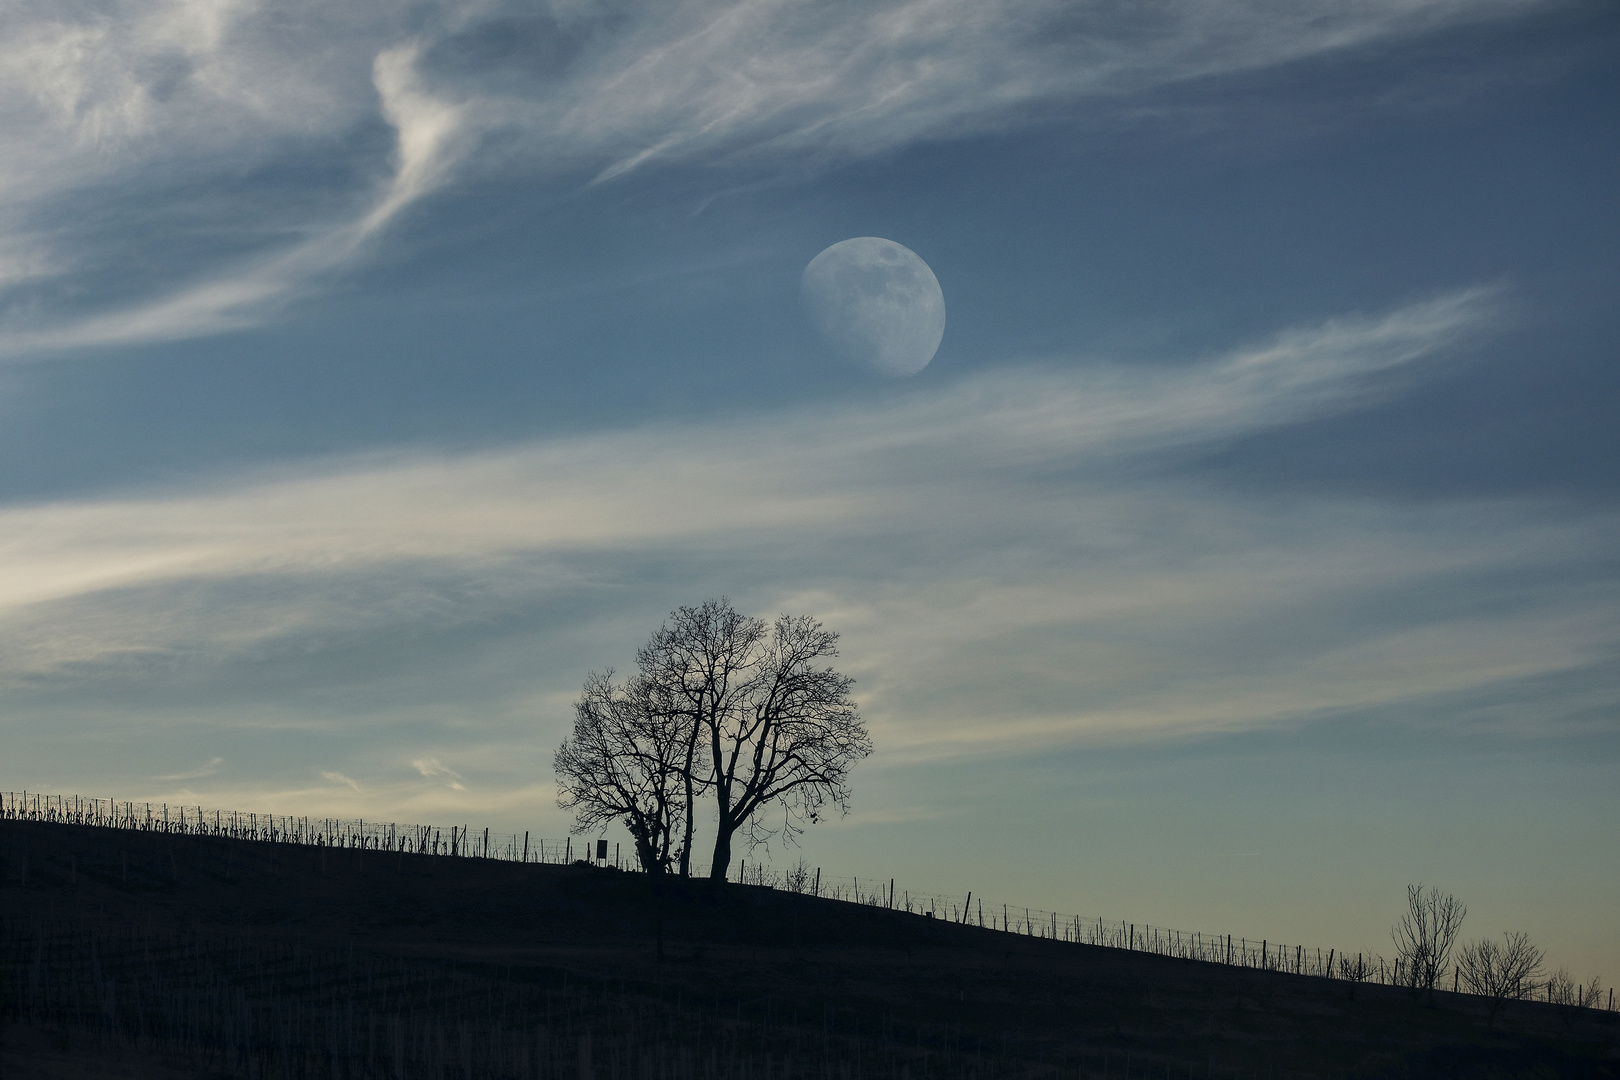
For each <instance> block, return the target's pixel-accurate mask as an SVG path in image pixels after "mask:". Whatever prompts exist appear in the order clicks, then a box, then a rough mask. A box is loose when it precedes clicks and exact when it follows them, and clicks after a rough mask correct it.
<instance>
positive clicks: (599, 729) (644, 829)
mask: <svg viewBox="0 0 1620 1080" xmlns="http://www.w3.org/2000/svg"><path fill="white" fill-rule="evenodd" d="M837 643H838V635H837V634H835V633H833V632H832V631H830V630H827V629H825V628H824V627H823V626H822V625H821V624H820V623H819V622H817V621H815V620H814V619H812V618H810V617H808V616H789V615H783V616H782V617H781V618H779V619H777V620H776V622H775V623H774V624H766V623H765V622H764V621H763V620H761V619H756V618H753V617H751V616H746V615H742V614H740V613H739V612H738V611H737V609H736V608H734V607H733V606H732V605H731V602H730V601H729V600H726V599H725V598H723V597H722V598H721V599H719V600H708V601H705V602H704V603H702V604H699V605H697V606H696V607H682V608H679V609H677V610H676V611H673V612H671V613H670V616H669V618H668V619H666V620H665V622H664V624H663V625H662V626H660V627H659V628H658V630H657V631H655V632H654V633H653V635H652V637H651V638H650V639H649V640H648V642H647V644H646V645H644V646H643V647H642V648H641V649H640V650H639V651H638V652H637V654H636V663H637V666H638V668H639V669H640V674H638V675H637V676H636V677H635V678H634V679H631V680H630V681H629V682H628V683H626V684H625V685H624V686H615V685H613V683H612V679H611V673H610V674H609V675H604V676H598V675H594V674H593V675H592V676H591V677H590V678H589V679H587V680H586V683H585V694H584V696H583V697H582V698H581V699H580V701H579V702H578V704H576V705H575V707H574V711H575V724H574V734H573V735H572V736H571V737H570V739H569V740H568V741H566V742H564V743H563V745H562V747H561V749H559V750H558V751H557V758H556V769H557V776H558V782H559V785H560V787H561V794H560V795H559V799H558V801H559V804H560V805H563V806H568V807H573V808H575V810H576V813H577V816H578V820H579V822H580V824H581V825H582V826H583V827H587V828H588V827H592V826H595V825H600V824H603V823H605V822H607V821H611V820H615V819H621V818H622V819H623V821H624V823H625V825H626V826H627V827H628V828H629V829H630V832H631V835H632V836H633V837H635V838H636V844H637V852H638V857H639V858H640V859H641V862H642V865H643V866H644V867H647V868H648V869H649V870H652V871H653V872H662V868H663V867H665V866H667V865H668V864H669V862H670V859H671V844H672V842H673V841H672V838H673V836H674V835H675V833H676V832H677V831H679V832H680V834H681V836H682V842H681V844H680V846H679V848H678V849H677V850H676V851H675V852H674V857H675V858H676V859H677V860H678V861H679V866H680V874H681V875H682V876H683V877H684V876H687V875H688V874H689V873H690V866H691V850H692V828H693V817H694V811H695V804H696V801H697V798H698V797H699V796H700V795H703V794H705V793H708V792H711V791H712V792H713V793H714V796H715V811H716V818H717V821H716V836H715V843H714V858H713V861H712V862H711V864H710V867H709V876H710V877H711V878H714V879H716V880H724V879H725V877H726V873H727V871H728V870H729V868H730V866H731V846H732V841H733V838H734V837H735V836H736V835H737V833H738V832H739V831H743V830H746V833H745V835H746V836H747V839H748V840H749V842H750V843H757V842H760V841H762V840H764V839H766V838H767V837H768V836H770V835H773V834H775V833H776V832H778V831H782V832H784V833H786V834H788V835H789V836H791V835H792V834H794V833H796V832H798V831H799V830H800V829H801V828H802V826H803V823H805V822H815V821H817V820H819V819H820V818H821V816H822V815H823V814H824V813H825V812H826V810H827V809H828V808H829V807H837V808H838V809H839V810H841V811H845V812H847V810H848V805H849V771H850V768H851V767H852V766H853V765H854V764H855V762H857V761H859V760H860V759H861V758H864V757H866V756H867V755H868V754H870V753H871V752H872V741H871V739H870V737H869V736H868V735H867V732H866V727H865V725H863V724H862V722H861V717H860V713H859V711H858V710H857V708H856V705H855V702H854V701H853V700H851V699H850V696H849V691H850V687H851V686H852V685H854V680H853V679H850V678H848V677H847V676H844V675H840V674H839V673H838V672H836V671H834V670H833V669H832V668H831V667H828V666H825V665H824V664H823V661H825V660H827V659H829V658H831V657H834V656H837V655H838V645H837ZM776 809H779V810H780V811H781V813H782V822H781V824H780V825H779V826H776V827H774V828H773V827H770V826H767V825H766V824H764V822H763V819H762V815H764V814H765V813H766V812H767V811H770V810H776Z"/></svg>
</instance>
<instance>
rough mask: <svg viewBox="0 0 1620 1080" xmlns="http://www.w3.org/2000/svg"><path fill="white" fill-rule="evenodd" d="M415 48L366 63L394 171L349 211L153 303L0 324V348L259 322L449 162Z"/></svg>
mask: <svg viewBox="0 0 1620 1080" xmlns="http://www.w3.org/2000/svg"><path fill="white" fill-rule="evenodd" d="M418 52H419V49H418V47H417V46H414V45H411V46H405V47H400V48H396V49H390V50H387V51H385V52H382V53H379V54H378V56H377V58H376V61H375V64H374V65H373V68H374V76H373V77H374V82H375V85H376V88H377V93H378V96H379V97H380V99H381V103H382V113H383V116H384V117H385V118H386V119H387V120H388V122H389V124H390V125H391V126H392V127H393V128H394V130H395V132H396V134H397V140H398V151H397V156H396V162H395V168H394V174H393V176H392V177H391V178H390V180H389V181H388V183H387V184H386V185H385V187H384V188H383V190H382V192H381V194H380V195H379V196H377V197H376V199H375V200H374V201H373V203H372V205H371V206H370V207H368V208H367V209H366V210H365V211H364V212H363V213H362V214H360V215H359V216H358V217H356V218H354V219H353V220H350V221H347V222H343V223H341V224H338V225H333V226H328V227H327V228H326V229H325V230H324V231H321V232H318V233H317V234H316V235H315V236H313V237H311V238H310V239H308V240H306V241H304V242H303V243H300V244H298V245H296V246H294V247H292V248H290V249H288V250H285V251H282V252H278V253H275V254H273V255H271V256H269V257H267V258H264V259H262V260H260V261H258V262H257V263H255V264H252V265H249V266H247V267H245V268H239V269H236V270H235V271H233V272H231V273H228V274H227V275H226V276H224V277H223V278H218V279H215V280H210V281H207V282H205V283H203V284H200V285H195V286H190V287H186V288H183V289H181V290H180V291H179V292H177V293H174V294H172V295H169V296H166V297H163V298H161V299H159V300H156V301H154V302H150V303H145V304H139V305H136V306H134V307H130V308H125V309H122V310H116V311H111V312H107V313H104V314H98V315H95V316H92V317H89V318H86V319H82V320H79V321H76V322H71V323H68V324H66V325H63V326H58V327H54V328H52V329H48V330H39V331H24V332H20V333H12V334H6V333H3V332H0V356H7V355H9V356H18V355H29V354H33V353H38V352H41V351H45V352H49V351H55V350H60V349H69V348H82V347H86V346H97V345H122V344H135V343H139V342H146V341H167V340H174V339H177V338H188V337H197V336H202V335H206V334H214V333H221V332H224V331H227V330H234V329H239V328H241V327H244V326H250V325H253V324H255V323H257V322H259V321H260V320H262V319H263V318H264V316H265V315H266V314H267V313H268V312H270V311H272V310H273V309H275V308H276V307H277V306H278V305H280V304H283V303H285V302H286V301H288V300H290V299H293V298H295V297H296V296H298V295H299V294H300V292H301V290H303V289H304V288H307V287H308V286H309V285H310V283H311V282H312V281H313V280H315V279H317V278H318V277H319V276H320V275H321V274H324V273H326V272H327V271H330V270H332V269H333V268H335V267H338V266H341V265H342V264H344V263H345V262H347V261H348V260H349V259H351V258H352V257H353V256H354V254H355V253H356V251H358V250H359V248H360V247H361V245H363V244H364V243H365V242H366V241H367V240H368V239H370V238H371V237H372V236H373V235H375V234H376V233H377V232H378V231H379V230H381V229H382V228H384V227H385V226H386V225H387V224H388V223H389V221H390V220H392V219H393V218H394V217H395V216H396V215H397V214H399V212H400V211H402V210H403V209H405V208H406V207H407V206H409V205H410V204H411V203H413V202H415V201H416V200H418V199H420V198H421V197H422V196H423V195H425V194H427V193H428V192H430V191H431V190H432V189H433V188H434V187H435V186H437V185H438V184H439V183H440V182H441V181H442V180H443V178H444V176H445V174H446V171H447V169H448V168H449V166H450V164H451V160H452V157H453V155H452V153H451V147H452V145H453V143H454V141H455V138H456V135H457V133H458V131H459V129H460V126H461V113H460V110H459V109H458V108H457V107H456V106H454V105H452V104H449V103H447V102H444V101H440V100H437V99H435V98H433V97H432V96H430V95H428V94H426V93H424V92H423V91H422V89H421V86H420V84H419V80H418V79H417V77H416V72H415V63H416V59H417V56H418ZM0 269H3V266H0ZM0 285H3V282H0Z"/></svg>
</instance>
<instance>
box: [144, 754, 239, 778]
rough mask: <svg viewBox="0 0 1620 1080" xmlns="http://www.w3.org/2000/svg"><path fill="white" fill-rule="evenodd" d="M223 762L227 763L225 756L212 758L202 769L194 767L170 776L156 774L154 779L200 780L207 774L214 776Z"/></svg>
mask: <svg viewBox="0 0 1620 1080" xmlns="http://www.w3.org/2000/svg"><path fill="white" fill-rule="evenodd" d="M223 764H225V759H224V758H221V757H217V758H210V759H209V761H208V764H207V765H204V766H203V767H202V768H200V769H193V770H191V771H190V772H182V773H171V774H170V775H168V776H154V777H152V779H154V780H163V781H172V780H200V779H202V778H203V777H205V776H213V775H214V774H215V773H217V772H219V767H220V766H221V765H223Z"/></svg>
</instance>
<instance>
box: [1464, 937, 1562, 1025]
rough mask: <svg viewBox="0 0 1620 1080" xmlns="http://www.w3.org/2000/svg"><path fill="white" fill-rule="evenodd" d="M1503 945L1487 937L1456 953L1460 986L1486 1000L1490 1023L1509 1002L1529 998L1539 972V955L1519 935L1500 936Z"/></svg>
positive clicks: (1528, 938)
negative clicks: (1460, 978)
mask: <svg viewBox="0 0 1620 1080" xmlns="http://www.w3.org/2000/svg"><path fill="white" fill-rule="evenodd" d="M1502 938H1503V943H1502V944H1500V945H1498V944H1497V943H1496V942H1494V941H1492V940H1490V939H1489V938H1486V939H1485V940H1483V941H1476V942H1473V943H1472V944H1469V945H1465V946H1463V947H1462V949H1461V950H1460V951H1459V952H1458V954H1457V970H1458V972H1459V973H1460V974H1461V976H1462V984H1463V985H1464V986H1466V987H1467V988H1468V989H1469V990H1470V991H1471V992H1473V993H1475V994H1478V995H1480V996H1481V997H1484V998H1488V999H1489V1003H1488V1005H1487V1008H1488V1009H1489V1011H1490V1022H1491V1023H1493V1024H1494V1023H1495V1022H1496V1014H1497V1013H1498V1012H1499V1011H1501V1008H1502V1005H1503V1004H1504V1003H1505V1002H1508V1001H1517V1000H1518V999H1520V998H1523V997H1528V996H1529V995H1530V993H1531V991H1533V990H1534V989H1535V977H1536V975H1537V973H1539V972H1540V970H1541V960H1542V953H1541V950H1540V949H1538V948H1536V947H1535V946H1534V945H1533V944H1531V942H1530V935H1529V934H1525V933H1522V932H1517V931H1516V932H1514V933H1508V934H1503V935H1502Z"/></svg>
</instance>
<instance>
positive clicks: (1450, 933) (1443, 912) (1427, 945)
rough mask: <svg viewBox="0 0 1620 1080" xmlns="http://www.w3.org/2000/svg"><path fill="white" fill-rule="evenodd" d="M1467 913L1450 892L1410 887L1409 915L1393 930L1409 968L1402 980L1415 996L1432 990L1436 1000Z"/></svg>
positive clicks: (1407, 899) (1398, 951)
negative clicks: (1442, 973)
mask: <svg viewBox="0 0 1620 1080" xmlns="http://www.w3.org/2000/svg"><path fill="white" fill-rule="evenodd" d="M1467 914H1468V908H1467V906H1466V905H1464V904H1463V902H1462V901H1461V900H1458V899H1457V898H1456V897H1455V896H1452V895H1451V894H1450V893H1443V892H1441V891H1440V890H1439V889H1435V888H1429V889H1425V888H1424V887H1423V886H1422V885H1421V884H1419V885H1408V886H1407V887H1406V914H1405V915H1402V916H1401V921H1400V922H1398V923H1396V924H1395V925H1394V927H1392V928H1391V929H1390V937H1392V938H1394V940H1395V953H1396V956H1397V957H1398V958H1399V959H1400V960H1401V961H1402V966H1403V967H1404V968H1405V970H1404V971H1403V972H1402V974H1403V976H1404V978H1403V980H1402V981H1404V982H1405V983H1406V985H1407V988H1408V989H1409V990H1411V991H1412V993H1413V994H1414V995H1416V994H1418V993H1421V992H1423V991H1428V993H1429V997H1430V1000H1433V997H1434V985H1435V983H1436V982H1437V981H1438V980H1439V978H1440V973H1441V972H1442V971H1444V970H1445V967H1446V963H1447V962H1448V961H1449V960H1450V959H1451V950H1452V947H1453V946H1454V945H1455V944H1456V942H1457V931H1459V930H1460V929H1462V921H1463V916H1465V915H1467Z"/></svg>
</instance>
